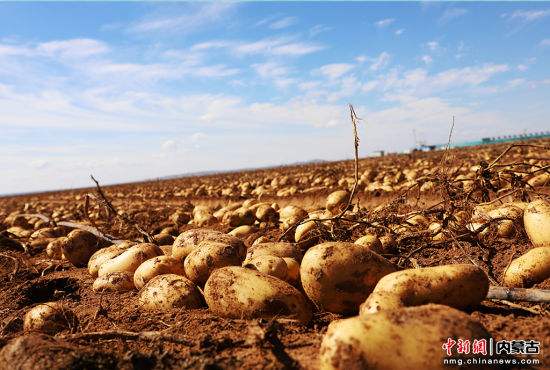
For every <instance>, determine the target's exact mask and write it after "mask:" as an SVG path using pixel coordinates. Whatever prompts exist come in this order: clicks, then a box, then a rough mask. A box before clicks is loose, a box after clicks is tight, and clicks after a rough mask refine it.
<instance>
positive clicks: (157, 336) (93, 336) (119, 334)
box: [59, 330, 194, 346]
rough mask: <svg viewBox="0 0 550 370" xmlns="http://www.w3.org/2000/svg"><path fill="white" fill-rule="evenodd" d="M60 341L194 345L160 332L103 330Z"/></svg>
mask: <svg viewBox="0 0 550 370" xmlns="http://www.w3.org/2000/svg"><path fill="white" fill-rule="evenodd" d="M59 338H61V339H72V340H79V339H88V340H108V339H124V340H142V341H146V342H154V341H159V340H161V341H166V342H171V343H176V344H183V345H185V346H193V345H194V343H193V342H192V341H190V340H188V339H186V338H183V337H180V336H176V335H170V334H165V333H163V332H160V331H141V332H133V331H126V330H105V331H96V332H88V333H78V334H69V335H61V336H59Z"/></svg>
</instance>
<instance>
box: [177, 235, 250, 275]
mask: <svg viewBox="0 0 550 370" xmlns="http://www.w3.org/2000/svg"><path fill="white" fill-rule="evenodd" d="M245 253H246V249H245V248H244V246H243V245H242V244H237V245H235V244H232V243H224V242H218V241H210V240H205V241H202V242H201V243H200V244H199V245H198V246H197V248H196V249H194V250H193V251H192V252H191V253H189V255H188V256H187V257H186V258H185V261H184V268H185V275H186V276H187V277H188V278H189V279H190V280H191V281H193V282H194V283H195V284H198V285H204V283H206V280H208V277H209V276H210V274H211V273H212V271H214V270H215V269H218V268H221V267H225V266H241V263H242V261H243V259H244V254H245Z"/></svg>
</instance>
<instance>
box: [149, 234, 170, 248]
mask: <svg viewBox="0 0 550 370" xmlns="http://www.w3.org/2000/svg"><path fill="white" fill-rule="evenodd" d="M153 238H154V239H155V242H156V243H157V244H158V245H172V243H174V237H173V236H172V235H170V234H157V235H155V236H153Z"/></svg>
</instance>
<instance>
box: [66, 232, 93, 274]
mask: <svg viewBox="0 0 550 370" xmlns="http://www.w3.org/2000/svg"><path fill="white" fill-rule="evenodd" d="M100 247H101V245H100V241H99V239H98V238H97V237H96V236H95V235H94V234H92V233H90V232H88V231H84V230H78V229H77V230H73V231H71V232H70V233H69V235H67V239H64V243H63V245H62V247H61V248H62V251H63V255H64V256H65V258H67V260H69V262H71V263H72V264H73V265H75V266H77V267H80V266H86V265H87V264H88V261H89V260H90V257H91V256H92V255H93V254H94V253H95V251H97V250H98V249H99V248H100Z"/></svg>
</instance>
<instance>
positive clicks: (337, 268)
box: [300, 242, 395, 314]
mask: <svg viewBox="0 0 550 370" xmlns="http://www.w3.org/2000/svg"><path fill="white" fill-rule="evenodd" d="M394 271H395V268H394V267H393V266H392V265H391V264H390V262H388V261H387V260H386V259H385V258H383V257H381V256H379V255H378V254H376V253H375V252H372V251H370V250H369V249H368V248H366V247H363V246H361V245H357V244H353V243H345V242H327V243H322V244H318V245H316V246H314V247H312V248H310V249H309V250H308V251H307V252H306V254H305V255H304V258H303V260H302V264H301V267H300V278H301V281H302V286H303V288H304V291H305V292H306V294H307V295H308V297H309V299H311V300H312V301H313V302H314V303H315V304H316V305H317V307H318V308H321V309H324V310H327V311H330V312H333V313H346V314H347V313H355V312H357V310H358V308H359V305H360V304H361V303H362V302H364V300H365V299H366V298H367V297H368V295H369V294H370V292H372V290H373V289H374V286H375V285H376V283H377V282H378V280H380V279H381V278H382V277H383V276H384V275H387V274H389V273H391V272H394Z"/></svg>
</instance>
